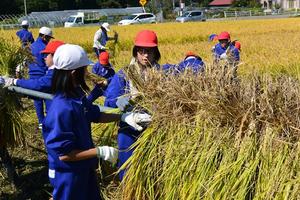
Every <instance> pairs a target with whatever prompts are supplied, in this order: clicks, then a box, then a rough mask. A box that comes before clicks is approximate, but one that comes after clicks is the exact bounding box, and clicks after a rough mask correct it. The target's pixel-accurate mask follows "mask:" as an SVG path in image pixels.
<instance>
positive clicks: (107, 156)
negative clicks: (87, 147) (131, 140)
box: [96, 146, 118, 165]
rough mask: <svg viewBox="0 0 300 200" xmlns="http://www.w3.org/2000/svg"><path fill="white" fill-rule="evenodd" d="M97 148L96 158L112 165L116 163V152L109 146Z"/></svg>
mask: <svg viewBox="0 0 300 200" xmlns="http://www.w3.org/2000/svg"><path fill="white" fill-rule="evenodd" d="M96 148H97V157H98V158H102V159H103V160H107V161H109V162H110V163H112V164H113V165H114V164H116V163H117V160H118V150H117V149H116V148H113V147H109V146H99V147H96Z"/></svg>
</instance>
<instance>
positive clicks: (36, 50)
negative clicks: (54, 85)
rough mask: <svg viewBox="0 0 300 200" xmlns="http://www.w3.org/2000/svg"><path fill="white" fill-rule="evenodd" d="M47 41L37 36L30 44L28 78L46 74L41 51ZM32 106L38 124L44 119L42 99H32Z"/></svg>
mask: <svg viewBox="0 0 300 200" xmlns="http://www.w3.org/2000/svg"><path fill="white" fill-rule="evenodd" d="M46 45H47V43H46V42H44V41H43V40H42V38H41V37H38V38H37V40H36V41H35V42H34V43H32V45H31V47H30V48H31V54H32V56H33V57H34V61H33V62H32V63H30V64H29V71H28V73H29V78H30V79H38V78H40V77H42V76H44V75H45V74H46V71H47V69H48V68H47V66H46V63H45V60H44V55H43V54H42V53H41V51H42V50H44V49H45V48H46ZM34 107H35V111H36V114H37V117H38V121H39V124H41V123H43V120H44V101H43V100H41V99H36V100H34Z"/></svg>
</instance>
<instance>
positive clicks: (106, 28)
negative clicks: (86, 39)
mask: <svg viewBox="0 0 300 200" xmlns="http://www.w3.org/2000/svg"><path fill="white" fill-rule="evenodd" d="M101 26H102V27H103V28H105V30H106V31H110V29H109V23H107V22H104V23H103V24H102V25H101Z"/></svg>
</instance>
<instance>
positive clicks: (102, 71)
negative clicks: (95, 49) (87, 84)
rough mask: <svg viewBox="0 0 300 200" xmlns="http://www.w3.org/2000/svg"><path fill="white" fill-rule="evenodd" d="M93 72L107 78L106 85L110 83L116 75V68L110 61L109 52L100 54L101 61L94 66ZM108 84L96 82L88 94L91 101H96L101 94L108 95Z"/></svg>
mask: <svg viewBox="0 0 300 200" xmlns="http://www.w3.org/2000/svg"><path fill="white" fill-rule="evenodd" d="M92 72H93V73H94V74H96V75H98V76H100V77H103V78H105V79H106V86H107V85H108V84H109V83H110V81H111V79H112V77H113V76H114V75H115V70H114V69H113V67H112V65H111V64H110V62H109V53H108V52H106V51H103V52H101V53H100V55H99V61H98V62H97V63H96V64H95V65H94V66H93V69H92ZM106 86H103V83H96V85H95V87H94V89H93V90H92V91H91V93H90V94H89V96H88V100H89V101H90V102H94V101H95V100H96V99H97V98H98V97H100V96H102V95H103V96H106V92H105V91H106Z"/></svg>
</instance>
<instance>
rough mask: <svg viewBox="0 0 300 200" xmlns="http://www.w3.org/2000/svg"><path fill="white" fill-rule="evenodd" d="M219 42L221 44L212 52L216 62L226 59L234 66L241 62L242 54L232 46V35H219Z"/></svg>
mask: <svg viewBox="0 0 300 200" xmlns="http://www.w3.org/2000/svg"><path fill="white" fill-rule="evenodd" d="M218 40H219V43H218V44H216V45H215V46H214V48H213V50H212V51H213V56H214V60H215V62H218V61H219V60H222V59H224V60H228V61H229V62H230V63H232V64H237V63H238V62H239V61H240V52H239V50H238V49H237V48H236V47H235V46H234V44H232V42H231V40H230V34H229V33H228V32H227V31H224V32H222V33H220V34H219V35H218Z"/></svg>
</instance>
